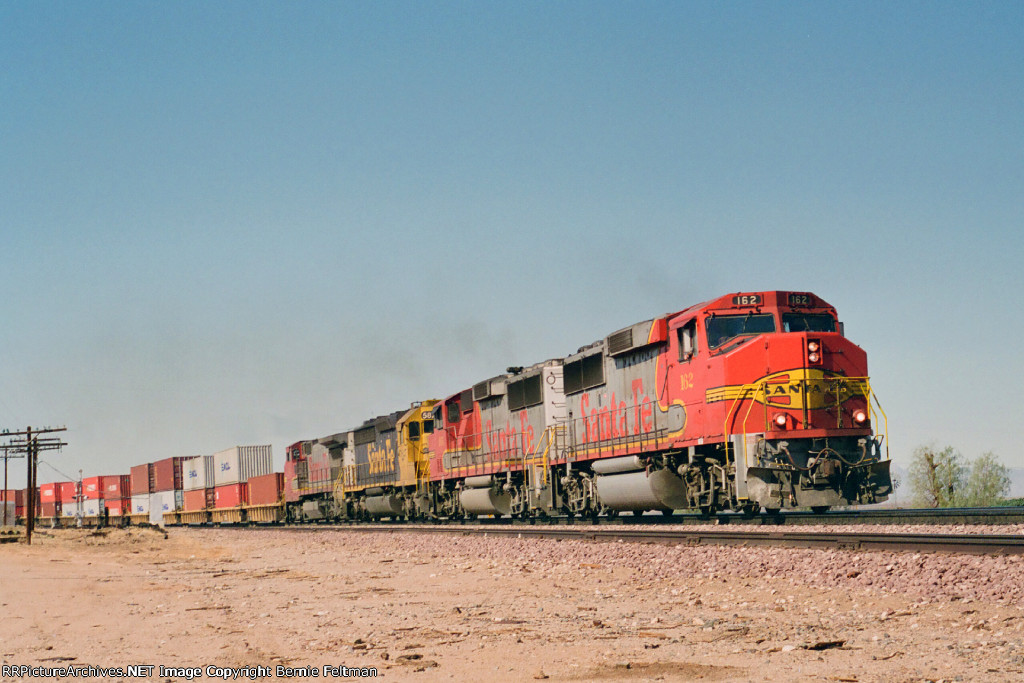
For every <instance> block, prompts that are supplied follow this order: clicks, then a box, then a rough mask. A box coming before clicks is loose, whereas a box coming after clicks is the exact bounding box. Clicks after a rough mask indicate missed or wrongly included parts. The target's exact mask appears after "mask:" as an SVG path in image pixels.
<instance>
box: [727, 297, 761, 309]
mask: <svg viewBox="0 0 1024 683" xmlns="http://www.w3.org/2000/svg"><path fill="white" fill-rule="evenodd" d="M762 303H763V301H762V299H761V295H760V294H737V295H736V296H734V297H733V298H732V305H733V306H760V305H761V304H762Z"/></svg>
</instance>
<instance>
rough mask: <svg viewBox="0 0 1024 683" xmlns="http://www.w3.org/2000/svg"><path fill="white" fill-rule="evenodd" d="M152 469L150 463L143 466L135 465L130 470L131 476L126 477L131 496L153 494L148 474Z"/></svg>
mask: <svg viewBox="0 0 1024 683" xmlns="http://www.w3.org/2000/svg"><path fill="white" fill-rule="evenodd" d="M152 469H153V465H152V463H147V464H145V465H136V466H135V467H133V468H132V469H131V474H130V475H128V477H129V479H130V480H131V489H132V495H133V496H141V495H143V494H145V493H153V489H151V488H150V486H149V485H150V480H151V477H150V473H151V470H152Z"/></svg>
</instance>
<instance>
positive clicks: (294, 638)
mask: <svg viewBox="0 0 1024 683" xmlns="http://www.w3.org/2000/svg"><path fill="white" fill-rule="evenodd" d="M44 532H45V533H41V534H37V535H36V537H35V538H34V539H33V544H32V545H31V546H26V545H25V544H23V543H17V544H13V543H11V544H3V545H0V607H2V614H3V619H2V621H0V653H2V658H0V660H2V663H3V664H4V665H8V666H11V665H13V666H30V667H42V670H41V671H40V670H37V673H42V674H47V673H50V674H55V673H60V672H59V668H60V667H68V666H74V667H89V666H91V667H95V668H94V669H93V670H92V671H91V673H92V674H93V678H91V679H90V680H132V679H129V678H128V676H127V667H128V666H129V665H152V666H154V667H155V668H154V669H153V670H152V671H151V674H150V675H149V676H148V677H147V678H148V679H150V680H160V681H178V680H188V678H189V677H194V676H195V675H196V674H197V673H198V674H201V675H200V676H199V677H198V678H199V679H201V680H209V679H211V677H210V676H208V675H207V674H208V673H214V674H215V675H216V676H221V677H230V676H236V675H237V676H238V678H235V679H233V680H250V679H251V678H253V677H254V676H257V675H258V674H266V673H268V672H269V675H264V676H262V677H261V678H262V680H280V679H283V678H284V677H286V676H287V677H289V678H295V679H297V678H299V675H301V674H303V673H306V674H308V675H311V674H312V670H314V669H315V671H316V673H318V674H319V676H318V678H324V677H325V676H324V674H325V673H326V674H327V676H326V677H328V678H332V677H333V678H341V677H343V676H344V675H345V674H346V673H347V674H348V675H349V677H353V676H354V675H356V674H359V673H366V674H370V673H374V672H375V673H376V677H377V678H378V679H387V680H396V681H405V680H409V681H421V682H423V683H427V682H430V681H452V680H456V681H468V680H473V681H475V680H495V681H535V680H548V681H646V680H662V681H787V682H791V681H846V682H850V683H853V682H857V683H867V682H869V681H879V682H881V681H885V682H886V683H889V682H893V681H972V682H973V681H1018V680H1022V679H1024V631H1022V628H1024V609H1022V608H1024V597H1022V593H1021V591H1022V590H1024V580H1022V577H1024V561H1022V560H1021V559H1020V558H1015V557H1010V558H999V557H991V558H990V557H960V556H936V555H919V554H909V553H901V554H898V553H883V552H852V551H821V550H780V549H744V548H710V547H692V548H691V547H683V546H678V547H667V546H658V545H635V544H628V543H590V542H585V541H554V540H531V539H518V538H495V537H488V538H483V537H476V536H461V535H457V536H450V535H444V536H429V537H428V536H422V535H413V534H408V533H387V532H374V533H367V532H357V531H351V530H348V531H345V530H342V531H334V530H314V531H311V532H310V531H307V532H301V533H295V532H289V531H287V530H270V529H260V530H235V529H168V530H167V534H166V537H165V535H164V533H163V532H161V531H159V530H147V529H131V530H112V531H108V532H104V533H102V534H94V533H92V532H90V531H86V530H64V531H48V530H44ZM161 666H163V667H176V668H178V669H186V668H198V669H200V671H198V672H197V671H191V672H190V671H180V670H178V671H168V670H167V669H165V670H164V671H161V670H160V668H159V667H161ZM325 666H327V667H335V668H334V669H333V670H332V669H328V670H326V671H325V670H324V667H325ZM207 667H219V668H215V669H207ZM246 667H248V668H246ZM255 667H267V669H263V670H258V669H255ZM278 667H282V668H281V669H278ZM302 667H306V668H305V670H303V669H302ZM341 667H348V668H347V669H342V668H341ZM100 668H103V669H105V671H103V672H100V673H102V674H103V676H102V677H100V676H97V675H96V674H97V673H98V670H99V669H100ZM118 668H121V669H122V672H121V674H122V675H118V672H117V669H118ZM287 668H292V669H293V671H291V672H290V675H287V674H288V672H287V671H286V669H287ZM21 672H23V670H14V671H13V673H12V670H10V669H8V670H7V671H6V674H7V675H5V676H4V677H3V680H40V679H39V678H30V677H29V676H27V675H25V674H24V673H21ZM87 672H88V671H87ZM65 673H66V672H65ZM161 674H162V675H161ZM279 674H282V675H279ZM228 680H232V679H231V678H228Z"/></svg>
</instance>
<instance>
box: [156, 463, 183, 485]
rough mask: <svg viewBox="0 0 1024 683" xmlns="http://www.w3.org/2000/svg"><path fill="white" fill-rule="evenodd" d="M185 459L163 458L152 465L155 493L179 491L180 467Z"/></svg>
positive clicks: (180, 480) (180, 483)
mask: <svg viewBox="0 0 1024 683" xmlns="http://www.w3.org/2000/svg"><path fill="white" fill-rule="evenodd" d="M185 460H186V458H165V459H163V460H158V461H157V462H155V463H153V488H152V492H157V491H181V490H182V476H181V466H182V463H184V462H185Z"/></svg>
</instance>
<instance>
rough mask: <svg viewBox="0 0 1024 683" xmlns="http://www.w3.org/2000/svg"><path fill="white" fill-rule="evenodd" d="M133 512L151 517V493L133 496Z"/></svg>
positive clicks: (133, 513)
mask: <svg viewBox="0 0 1024 683" xmlns="http://www.w3.org/2000/svg"><path fill="white" fill-rule="evenodd" d="M131 500H132V503H131V514H132V515H144V516H146V517H149V494H148V493H143V494H141V495H138V496H132V498H131Z"/></svg>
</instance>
